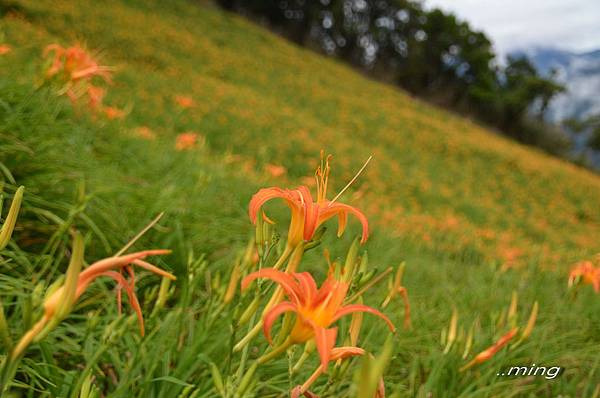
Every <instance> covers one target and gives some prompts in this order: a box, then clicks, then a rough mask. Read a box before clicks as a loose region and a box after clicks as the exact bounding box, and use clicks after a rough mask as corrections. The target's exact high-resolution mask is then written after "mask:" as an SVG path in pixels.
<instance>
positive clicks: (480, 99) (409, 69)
mask: <svg viewBox="0 0 600 398" xmlns="http://www.w3.org/2000/svg"><path fill="white" fill-rule="evenodd" d="M217 1H218V3H219V4H220V6H221V7H223V8H224V9H227V10H229V11H234V12H237V13H241V14H243V15H245V16H247V17H250V18H251V19H254V20H258V21H260V22H263V23H265V24H267V25H268V26H269V27H270V28H271V29H273V30H275V31H276V32H278V33H280V34H282V35H283V36H285V37H287V38H288V39H290V40H292V41H294V42H295V43H297V44H299V45H302V46H305V47H310V48H313V49H315V50H318V51H321V52H324V53H326V54H328V55H331V56H335V57H337V58H340V59H342V60H344V61H345V62H348V63H350V64H352V65H354V66H355V67H357V68H360V69H361V70H363V71H365V72H367V73H368V74H370V75H371V76H373V77H375V78H377V79H379V80H384V81H386V82H388V83H393V84H397V85H399V86H401V87H402V88H404V89H405V90H407V91H409V92H410V93H412V94H414V95H416V96H419V97H421V98H424V99H426V100H428V101H430V102H433V103H435V104H438V105H441V106H444V107H447V108H451V109H453V110H455V111H458V112H459V113H462V114H466V115H469V116H472V117H475V118H476V119H478V120H480V121H482V122H484V123H486V124H488V125H491V126H493V127H495V128H497V129H498V130H500V131H501V132H503V133H504V134H506V135H508V136H511V137H513V138H515V139H517V140H519V141H521V142H523V143H526V144H531V145H536V146H539V147H541V148H543V149H545V150H546V151H548V152H551V153H554V154H558V155H566V154H567V152H568V150H569V148H570V145H571V142H570V139H569V137H568V135H566V134H564V132H563V131H562V130H560V129H559V128H557V127H555V126H551V125H549V124H547V123H546V122H545V121H544V120H545V119H544V115H545V113H546V110H547V108H548V104H549V102H550V101H551V100H552V98H553V97H554V96H556V95H557V94H559V93H560V92H562V91H563V90H564V88H563V87H562V86H561V85H560V84H558V83H557V82H556V81H555V80H554V79H553V76H542V75H541V74H540V73H539V71H538V70H537V69H536V68H535V67H534V65H533V64H532V63H531V62H530V61H529V60H528V59H527V58H526V57H525V56H514V57H511V56H509V57H507V59H506V62H502V63H500V62H498V60H497V58H496V54H495V53H494V51H493V47H492V43H491V42H490V40H489V38H488V37H487V36H486V35H485V34H484V33H483V32H481V31H477V30H474V29H473V28H471V26H469V24H468V23H467V22H465V21H462V20H459V19H458V18H457V17H456V16H455V15H453V14H451V13H447V12H444V11H442V10H440V9H431V10H428V9H425V8H424V7H423V6H422V4H421V3H419V2H415V1H411V0H368V1H367V0H314V1H311V0H272V1H269V0H217Z"/></svg>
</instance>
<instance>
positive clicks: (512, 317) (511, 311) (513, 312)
mask: <svg viewBox="0 0 600 398" xmlns="http://www.w3.org/2000/svg"><path fill="white" fill-rule="evenodd" d="M517 302H518V295H517V292H516V291H514V290H513V292H512V297H511V300H510V306H509V307H508V314H507V319H508V323H509V325H510V327H512V328H514V327H516V326H517Z"/></svg>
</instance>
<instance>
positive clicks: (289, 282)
mask: <svg viewBox="0 0 600 398" xmlns="http://www.w3.org/2000/svg"><path fill="white" fill-rule="evenodd" d="M258 278H266V279H271V280H272V281H273V282H275V283H277V284H279V286H281V287H282V288H283V290H284V291H285V292H286V294H287V296H288V297H289V298H290V299H291V300H292V301H293V302H294V303H296V304H299V303H300V299H299V297H298V296H299V295H301V292H300V288H299V286H298V283H297V282H296V280H295V279H294V278H293V277H292V276H291V275H289V274H286V273H285V272H281V271H278V270H276V269H273V268H263V269H261V270H258V271H256V272H252V273H251V274H248V275H247V276H246V277H245V278H244V279H243V280H242V290H245V289H246V288H248V285H249V284H250V283H251V282H252V281H254V280H255V279H258Z"/></svg>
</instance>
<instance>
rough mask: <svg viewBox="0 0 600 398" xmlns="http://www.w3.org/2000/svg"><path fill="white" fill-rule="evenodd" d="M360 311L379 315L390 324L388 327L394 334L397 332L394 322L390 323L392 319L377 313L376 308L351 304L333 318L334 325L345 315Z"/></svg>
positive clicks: (341, 309)
mask: <svg viewBox="0 0 600 398" xmlns="http://www.w3.org/2000/svg"><path fill="white" fill-rule="evenodd" d="M359 311H360V312H368V313H370V314H373V315H377V316H378V317H380V318H381V319H383V320H384V321H385V322H386V323H387V324H388V326H389V328H390V330H391V331H392V332H393V331H395V330H396V328H395V327H394V324H393V323H392V321H390V319H389V318H388V317H387V316H385V315H383V314H382V313H381V312H379V311H377V310H376V309H375V308H372V307H369V306H367V305H362V304H350V305H347V306H345V307H342V308H340V309H339V310H338V311H337V312H336V313H335V315H334V316H333V321H332V323H333V322H335V321H337V320H338V319H340V318H341V317H343V316H344V315H348V314H350V313H353V312H359Z"/></svg>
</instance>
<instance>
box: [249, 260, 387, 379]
mask: <svg viewBox="0 0 600 398" xmlns="http://www.w3.org/2000/svg"><path fill="white" fill-rule="evenodd" d="M257 278H267V279H271V280H273V281H274V282H276V283H277V284H278V285H279V286H281V288H282V289H283V291H284V292H285V294H286V295H287V297H288V299H289V300H290V301H284V302H282V303H279V304H277V305H275V306H273V307H272V308H270V309H269V311H268V312H267V313H266V314H265V316H264V324H263V332H264V334H265V337H266V338H267V340H268V341H269V342H271V334H270V332H271V327H272V326H273V323H274V322H275V320H276V319H277V317H279V316H280V315H282V314H283V313H285V312H295V313H296V315H297V317H296V323H295V324H294V327H293V328H292V331H291V332H290V335H289V337H288V342H289V344H298V343H305V342H307V341H309V340H311V339H314V340H315V343H316V346H317V350H318V352H319V356H320V358H321V365H322V366H323V370H324V371H325V370H326V369H327V364H328V363H329V361H330V360H331V350H332V349H333V347H334V345H335V340H336V335H337V328H329V327H330V326H331V325H332V324H333V323H334V322H335V321H337V320H338V319H340V318H341V317H342V316H344V315H347V314H350V313H353V312H369V313H371V314H374V315H377V316H379V317H380V318H382V319H383V320H384V321H385V322H386V323H387V324H388V326H389V328H390V330H392V331H394V325H393V324H392V322H391V321H390V320H389V319H388V318H387V317H386V316H385V315H383V314H382V313H381V312H379V311H377V310H376V309H374V308H371V307H368V306H366V305H362V304H349V305H346V306H344V305H343V303H344V300H345V299H346V293H347V292H348V283H346V282H343V281H339V280H336V279H335V278H334V276H333V275H332V273H330V274H329V276H328V278H327V280H325V282H324V283H323V284H322V285H321V288H320V289H317V285H316V283H315V280H314V279H313V277H312V276H311V275H310V274H309V273H308V272H302V273H293V274H291V275H290V274H287V273H285V272H281V271H278V270H275V269H273V268H265V269H262V270H259V271H256V272H253V273H251V274H249V275H248V276H246V277H245V278H244V280H243V281H242V289H246V288H247V287H248V285H249V284H250V283H251V282H252V281H253V280H255V279H257Z"/></svg>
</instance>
